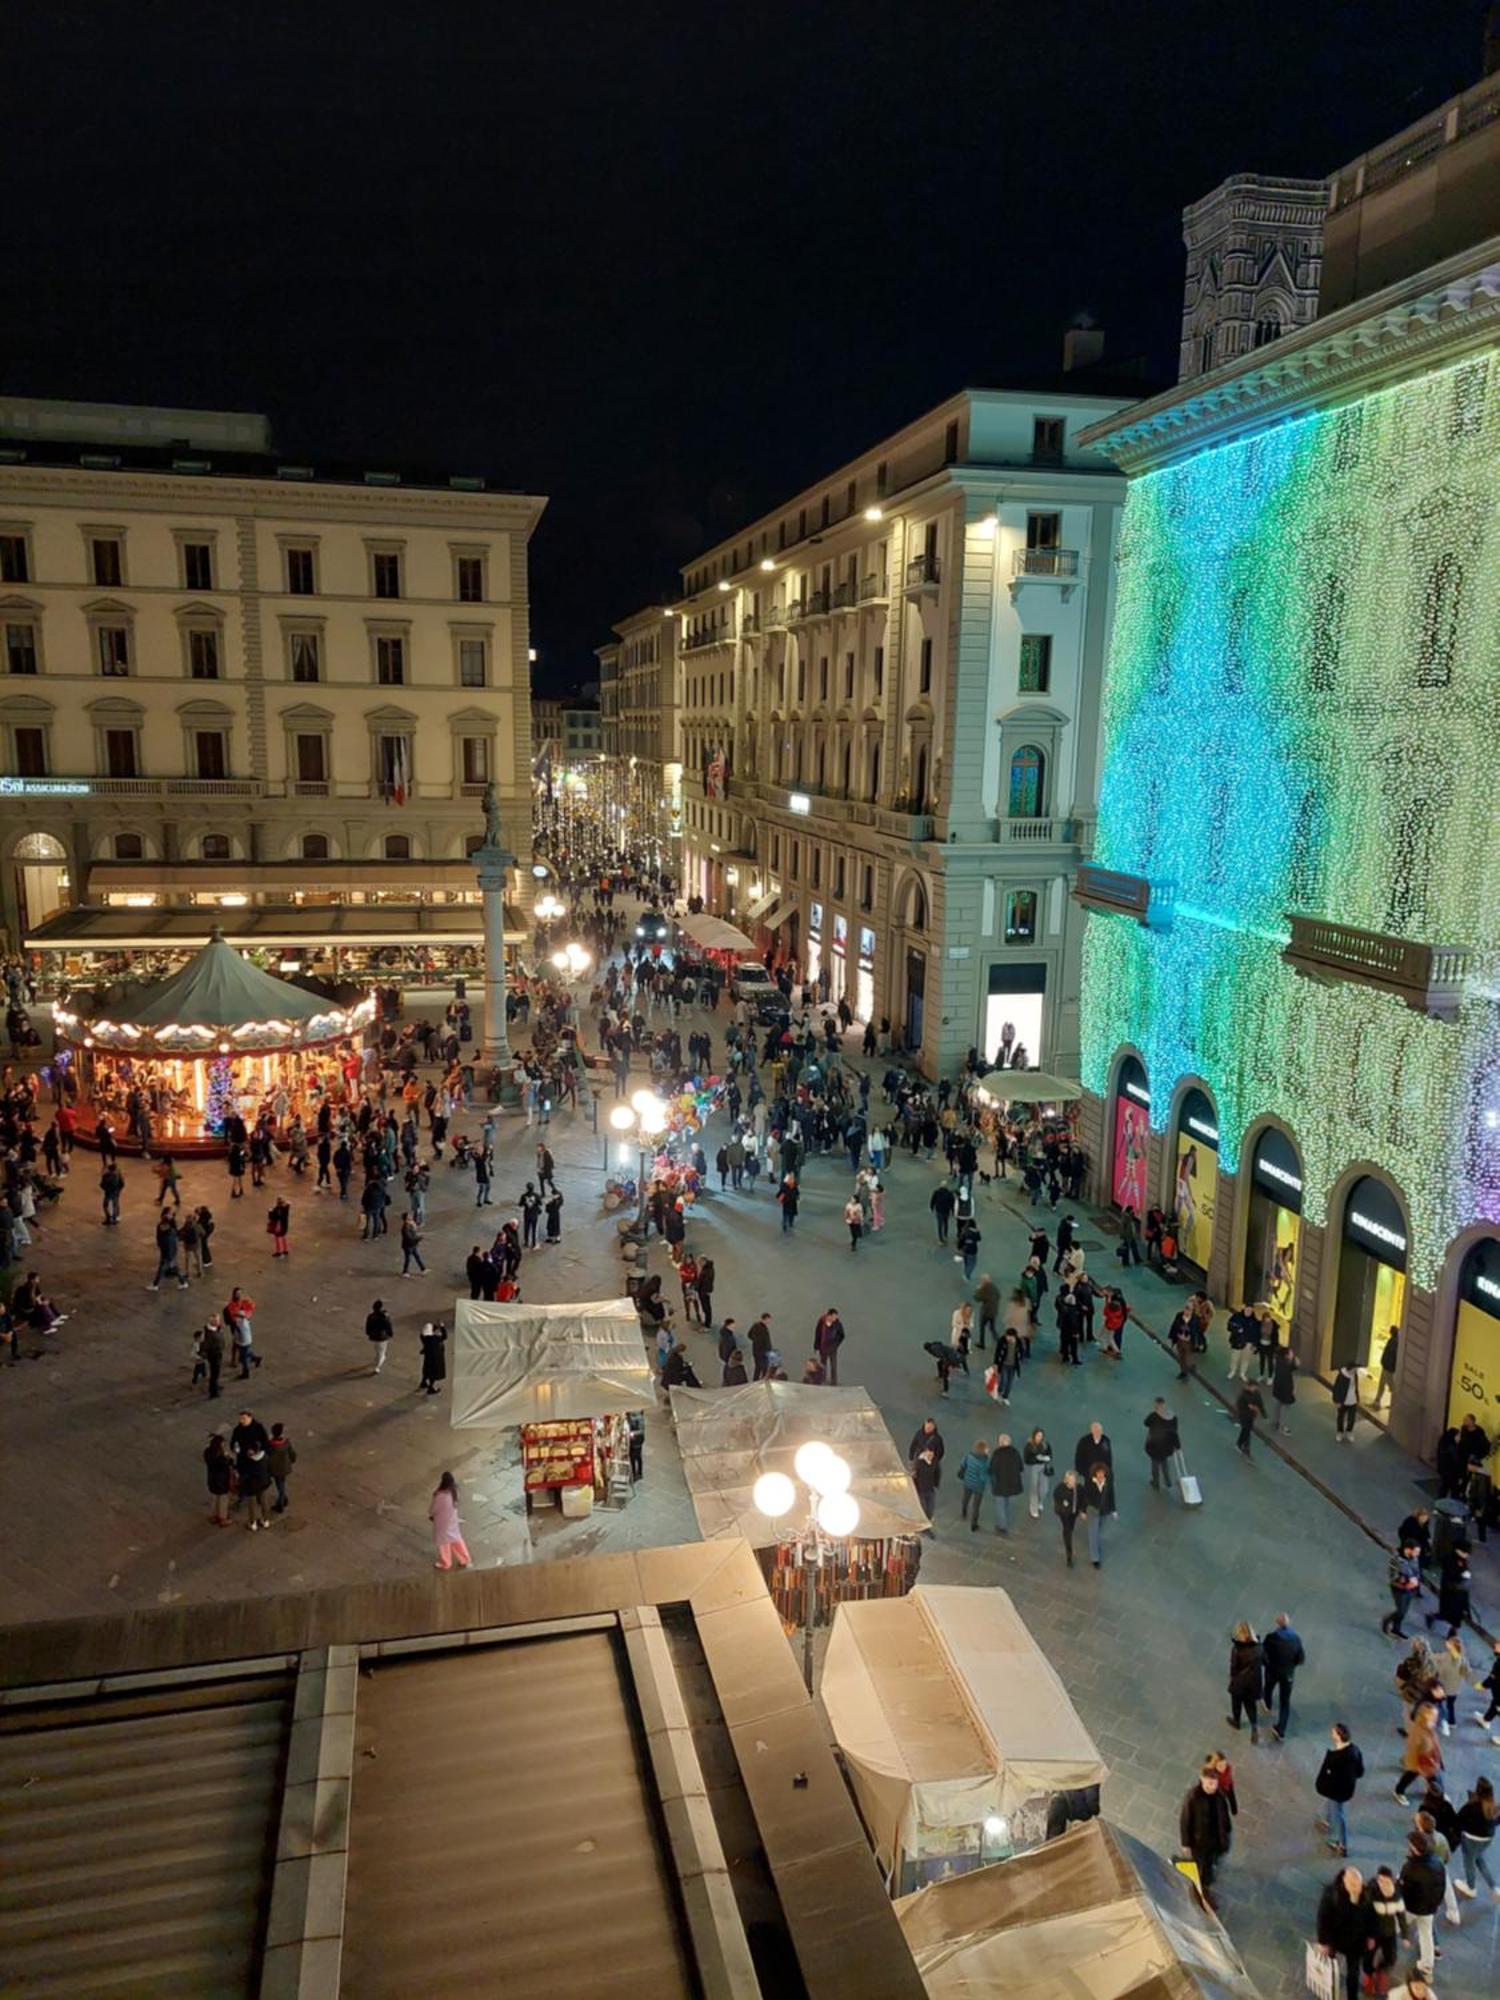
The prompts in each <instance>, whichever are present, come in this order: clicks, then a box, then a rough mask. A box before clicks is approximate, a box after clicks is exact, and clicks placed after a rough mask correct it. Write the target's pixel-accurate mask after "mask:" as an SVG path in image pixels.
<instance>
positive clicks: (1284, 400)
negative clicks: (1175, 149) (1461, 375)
mask: <svg viewBox="0 0 1500 2000" xmlns="http://www.w3.org/2000/svg"><path fill="white" fill-rule="evenodd" d="M1497 341H1500V237H1492V238H1490V239H1489V241H1488V242H1485V243H1482V244H1479V245H1477V246H1476V247H1475V248H1474V249H1472V250H1466V251H1464V252H1463V253H1462V254H1461V255H1459V256H1457V257H1451V258H1449V259H1448V260H1447V261H1446V262H1444V263H1442V264H1435V265H1433V266H1431V267H1430V268H1429V269H1428V270H1426V271H1422V272H1419V273H1417V274H1416V275H1415V276H1414V277H1411V278H1407V279H1403V280H1402V281H1401V282H1400V283H1399V284H1395V285H1391V286H1389V287H1387V289H1386V290H1385V291H1383V292H1377V293H1376V294H1375V295H1374V296H1373V297H1371V298H1368V299H1361V300H1358V301H1357V302H1356V303H1355V304H1353V305H1350V306H1345V307H1343V308H1342V309H1341V310H1340V311H1338V312H1335V313H1330V314H1329V315H1328V316H1327V317H1326V318H1324V319H1318V320H1314V321H1313V322H1312V324H1311V325H1310V326H1305V327H1300V328H1298V329H1297V330H1296V331H1295V332H1292V333H1288V334H1285V335H1284V336H1283V337H1282V338H1281V339H1280V340H1278V341H1276V342H1275V343H1274V344H1273V346H1271V347H1269V348H1260V349H1258V350H1257V351H1256V352H1255V353H1253V354H1249V355H1244V356H1242V357H1241V358H1240V359H1239V360H1238V361H1233V362H1230V363H1228V364H1227V365H1226V366H1224V367H1222V368H1219V369H1216V370H1215V371H1214V373H1213V374H1212V375H1207V376H1202V377H1198V378H1196V379H1195V380H1194V381H1192V382H1188V383H1184V384H1183V385H1182V386H1181V387H1180V388H1177V389H1174V390H1170V391H1169V392H1168V393H1167V394H1166V395H1164V396H1154V397H1152V398H1150V399H1149V400H1148V401H1146V402H1143V403H1136V404H1133V405H1131V407H1130V408H1129V409H1126V410H1123V411H1121V412H1120V414H1119V415H1118V416H1117V417H1113V418H1110V419H1107V420H1106V421H1105V422H1104V423H1101V424H1095V425H1093V426H1092V427H1091V428H1090V429H1089V430H1087V431H1082V432H1080V433H1079V438H1078V442H1079V443H1080V444H1081V445H1084V446H1086V447H1090V448H1093V449H1097V450H1099V451H1102V452H1104V453H1105V454H1106V455H1107V456H1108V457H1109V458H1112V459H1113V460H1114V462H1115V464H1116V465H1118V466H1119V468H1120V470H1121V471H1122V472H1125V473H1128V474H1130V475H1131V476H1132V477H1134V476H1138V475H1140V474H1141V473H1144V472H1152V471H1155V470H1157V469H1158V468H1159V467H1161V466H1164V465H1169V464H1171V463H1172V462H1173V461H1174V460H1176V459H1179V458H1184V457H1187V456H1189V455H1190V454H1192V453H1195V452H1199V451H1202V450H1204V449H1205V448H1207V447H1209V446H1213V445H1221V444H1227V443H1230V442H1232V441H1234V440H1235V439H1238V438H1242V437H1246V436H1249V435H1250V434H1252V433H1253V432H1256V431H1261V430H1266V429H1268V428H1270V427H1271V426H1273V425H1275V424H1277V423H1281V422H1285V421H1287V420H1288V419H1289V418H1291V417H1300V416H1304V415H1306V414H1307V413H1308V412H1309V411H1312V410H1320V409H1329V408H1332V407H1335V406H1336V405H1338V404H1340V403H1346V402H1350V401H1352V400H1353V399H1354V398H1355V397H1358V396H1366V395H1369V394H1370V393H1371V392H1372V391H1374V390H1377V389H1383V388H1387V387H1389V386H1391V385H1392V384H1393V383H1396V382H1400V381H1402V380H1405V379H1407V378H1408V377H1410V376H1413V375H1416V374H1420V373H1424V372H1425V371H1427V370H1428V369H1431V368H1434V367H1443V366H1446V365H1447V364H1449V363H1451V362H1454V361H1458V360H1461V359H1462V358H1463V357H1464V356H1465V355H1466V354H1470V353H1473V352H1476V351H1477V350H1479V349H1482V348H1488V347H1493V346H1494V345H1495V344H1496V343H1497Z"/></svg>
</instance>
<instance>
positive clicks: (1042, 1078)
mask: <svg viewBox="0 0 1500 2000" xmlns="http://www.w3.org/2000/svg"><path fill="white" fill-rule="evenodd" d="M975 1088H976V1089H977V1090H979V1091H980V1092H981V1094H982V1095H983V1096H985V1097H987V1098H989V1100H990V1101H991V1103H993V1104H1071V1103H1072V1102H1073V1101H1074V1099H1075V1098H1079V1097H1082V1095H1083V1085H1082V1084H1081V1083H1079V1082H1077V1081H1076V1080H1075V1079H1074V1078H1072V1077H1066V1076H1050V1075H1049V1074H1048V1073H1047V1071H1046V1070H1044V1069H991V1070H986V1071H985V1073H984V1075H983V1076H982V1077H981V1078H980V1079H979V1082H978V1084H977V1085H976V1086H975Z"/></svg>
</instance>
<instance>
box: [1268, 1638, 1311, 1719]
mask: <svg viewBox="0 0 1500 2000" xmlns="http://www.w3.org/2000/svg"><path fill="white" fill-rule="evenodd" d="M1262 1651H1263V1653H1264V1655H1265V1669H1266V1685H1265V1704H1266V1713H1267V1715H1269V1714H1270V1712H1271V1709H1272V1707H1273V1706H1277V1707H1278V1713H1277V1717H1276V1720H1275V1722H1274V1723H1272V1725H1271V1734H1272V1735H1273V1736H1274V1737H1275V1738H1276V1741H1277V1742H1278V1743H1283V1742H1285V1741H1286V1731H1287V1724H1288V1722H1289V1721H1290V1720H1291V1714H1292V1682H1293V1680H1294V1679H1295V1677H1296V1673H1297V1669H1298V1667H1300V1666H1302V1665H1304V1664H1305V1663H1306V1660H1307V1654H1306V1651H1305V1650H1304V1648H1303V1645H1302V1641H1301V1639H1300V1638H1299V1637H1298V1636H1297V1633H1296V1632H1295V1630H1294V1629H1293V1626H1292V1621H1291V1618H1290V1617H1289V1616H1288V1614H1287V1613H1286V1612H1285V1611H1278V1612H1277V1614H1276V1623H1275V1624H1274V1625H1273V1626H1272V1627H1271V1629H1270V1631H1269V1632H1268V1633H1267V1634H1266V1637H1265V1643H1264V1646H1263V1647H1262Z"/></svg>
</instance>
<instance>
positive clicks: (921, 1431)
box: [906, 1417, 947, 1521]
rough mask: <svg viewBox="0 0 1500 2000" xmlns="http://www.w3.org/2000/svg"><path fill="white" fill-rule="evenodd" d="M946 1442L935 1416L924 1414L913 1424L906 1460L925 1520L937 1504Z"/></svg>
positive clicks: (929, 1516)
mask: <svg viewBox="0 0 1500 2000" xmlns="http://www.w3.org/2000/svg"><path fill="white" fill-rule="evenodd" d="M946 1450H947V1446H946V1445H945V1444H944V1443H943V1434H942V1432H941V1431H940V1430H939V1429H938V1427H937V1419H936V1417H924V1418H923V1419H922V1422H921V1423H920V1425H919V1426H918V1427H917V1431H916V1434H915V1436H914V1437H913V1438H912V1441H911V1446H910V1448H909V1450H908V1451H907V1454H906V1457H907V1463H908V1464H909V1465H910V1467H911V1478H912V1484H913V1486H915V1487H916V1489H917V1498H918V1499H919V1500H920V1501H921V1503H922V1512H923V1513H924V1514H925V1515H926V1516H927V1518H928V1520H929V1521H930V1520H931V1519H932V1510H933V1508H934V1507H935V1506H936V1505H937V1493H938V1488H939V1486H941V1485H942V1483H943V1454H944V1452H945V1451H946Z"/></svg>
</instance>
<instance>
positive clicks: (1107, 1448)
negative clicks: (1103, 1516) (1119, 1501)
mask: <svg viewBox="0 0 1500 2000" xmlns="http://www.w3.org/2000/svg"><path fill="white" fill-rule="evenodd" d="M1096 1465H1098V1466H1102V1467H1103V1468H1104V1473H1105V1477H1106V1480H1107V1482H1108V1485H1109V1488H1110V1511H1111V1512H1113V1511H1114V1480H1115V1451H1114V1446H1113V1445H1112V1444H1111V1443H1110V1441H1109V1437H1108V1435H1107V1433H1106V1432H1105V1429H1104V1426H1103V1425H1102V1424H1101V1423H1100V1422H1099V1419H1098V1418H1097V1417H1096V1418H1095V1419H1094V1421H1093V1422H1092V1423H1091V1424H1090V1425H1089V1427H1088V1429H1087V1430H1086V1431H1085V1432H1084V1434H1083V1436H1082V1437H1081V1438H1080V1439H1079V1440H1078V1442H1077V1444H1076V1445H1075V1446H1074V1447H1073V1470H1074V1471H1075V1472H1076V1473H1077V1474H1078V1477H1079V1478H1080V1480H1082V1481H1083V1483H1084V1484H1085V1485H1087V1484H1088V1482H1089V1480H1090V1479H1091V1478H1092V1476H1093V1472H1094V1467H1095V1466H1096Z"/></svg>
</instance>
